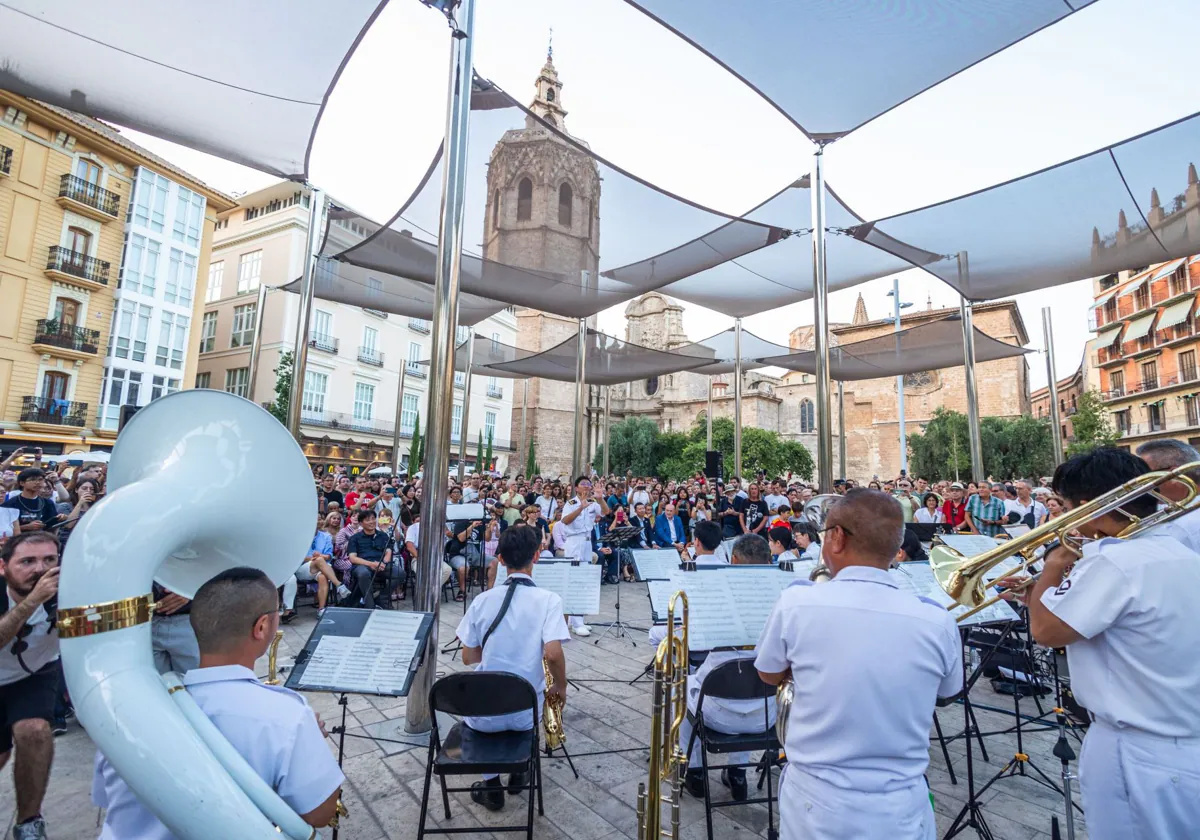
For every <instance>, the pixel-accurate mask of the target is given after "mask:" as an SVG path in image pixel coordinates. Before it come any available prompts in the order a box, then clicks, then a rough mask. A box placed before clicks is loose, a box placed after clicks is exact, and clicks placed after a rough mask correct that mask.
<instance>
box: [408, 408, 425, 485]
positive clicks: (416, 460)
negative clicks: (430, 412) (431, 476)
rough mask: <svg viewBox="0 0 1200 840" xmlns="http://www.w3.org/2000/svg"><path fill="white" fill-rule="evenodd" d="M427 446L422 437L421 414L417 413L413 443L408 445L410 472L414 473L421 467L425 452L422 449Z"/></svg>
mask: <svg viewBox="0 0 1200 840" xmlns="http://www.w3.org/2000/svg"><path fill="white" fill-rule="evenodd" d="M424 446H425V441H424V440H423V439H422V438H421V415H420V414H418V415H417V419H416V421H415V422H414V423H413V434H412V443H410V444H409V446H408V473H409V475H412V474H414V473H415V472H416V471H417V470H419V469H421V457H422V456H423V455H424V454H425V453H423V452H422V451H421V449H422V448H423V447H424Z"/></svg>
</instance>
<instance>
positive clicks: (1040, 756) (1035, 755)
mask: <svg viewBox="0 0 1200 840" xmlns="http://www.w3.org/2000/svg"><path fill="white" fill-rule="evenodd" d="M620 590H621V595H622V598H623V600H622V604H621V618H622V619H623V620H625V621H627V622H629V623H630V624H632V625H634V626H636V627H638V628H641V629H640V630H632V631H631V633H630V635H629V636H628V637H627V638H614V637H613V636H612V635H611V634H609V635H608V636H606V637H604V638H602V639H600V641H599V643H598V644H593V643H592V642H593V639H595V638H596V637H597V636H599V635H600V633H601V632H602V630H601V628H599V627H598V626H597V627H596V628H595V635H594V636H593V639H587V640H575V641H572V642H571V643H570V644H569V645H568V646H567V661H568V673H569V675H570V677H571V679H572V680H573V681H576V682H575V683H574V687H573V688H572V689H571V690H570V692H569V695H568V700H567V707H566V715H565V719H566V730H567V736H568V743H567V746H568V748H569V749H570V750H571V752H572V754H573V755H575V756H577V757H576V758H575V767H576V769H577V770H578V771H579V775H580V778H579V779H575V778H574V777H573V775H572V774H571V771H570V769H569V768H568V767H567V763H566V761H565V760H562V759H551V760H543V771H544V775H545V780H546V789H545V811H546V815H545V816H544V817H539V818H537V819H536V820H535V823H534V825H535V829H534V834H535V836H536V837H537V838H538V840H559V839H560V838H569V839H570V840H617V838H627V837H628V838H632V837H634V836H635V834H636V816H635V812H634V807H635V797H636V792H637V786H638V782H639V781H641V780H642V779H644V778H645V775H646V761H647V751H646V749H645V745H646V744H647V742H648V739H649V733H650V686H649V683H648V681H647V680H645V679H643V680H639V681H638V682H636V683H634V684H633V685H630V684H629V681H630V680H632V679H634V678H635V677H637V676H638V675H639V674H640V673H641V671H642V669H643V668H644V667H645V664H646V663H647V662H648V661H649V660H650V657H651V649H650V647H649V644H648V643H647V640H646V634H645V632H644V630H645V628H646V627H647V625H648V621H649V612H650V611H649V601H648V599H647V597H646V586H645V584H622V585H621V586H620ZM601 595H602V597H601V603H602V605H603V607H604V609H603V614H602V615H601V616H599V617H595V619H594V620H595V622H596V623H597V624H598V623H599V622H600V621H611V620H613V619H614V618H615V615H616V611H615V602H616V595H617V593H616V587H611V586H606V587H603V588H602V589H601ZM461 615H462V605H461V604H457V603H443V604H442V612H441V624H440V628H441V629H440V636H441V639H442V644H443V647H444V646H445V644H446V642H447V640H452V639H453V635H454V628H455V626H456V624H457V622H458V619H459V618H460V616H461ZM315 617H316V615H315V611H314V610H313V609H312V608H310V607H302V608H301V614H300V618H299V619H297V620H296V621H295V622H293V623H292V624H291V625H290V626H288V627H286V628H285V634H284V641H283V644H282V645H281V649H280V659H281V662H283V663H285V664H286V663H288V662H290V660H291V656H292V655H293V654H294V652H295V651H298V650H299V649H300V648H301V647H302V646H303V644H304V641H305V640H306V639H307V638H308V635H309V633H310V632H311V630H312V627H313V625H314V622H315ZM631 642H633V643H635V644H631ZM439 668H440V670H441V671H443V672H446V671H454V670H459V669H461V668H462V665H461V662H460V661H459V660H458V659H457V658H453V659H452V658H451V656H450V654H447V653H443V654H442V655H441V657H440V660H439ZM259 672H260V674H263V673H265V672H266V661H265V659H264V660H263V661H261V662H259ZM972 698H973V700H974V701H975V702H976V703H977V704H988V705H994V706H997V707H1003V708H1006V709H1008V708H1011V706H1012V701H1011V699H1010V698H1008V697H1002V696H1000V695H997V694H995V693H994V692H992V690H991V687H990V686H989V685H988V684H987V682H986V681H984V682H981V683H980V684H979V685H978V686H977V687H976V689H975V691H974V692H973V694H972ZM308 699H309V702H310V704H311V705H312V706H313V707H314V708H315V709H316V710H317V711H318V712H320V713H321V715H322V717H323V718H324V719H325V720H326V721H327V722H328V724H329V725H330V726H332V725H333V724H334V723H336V722H337V719H338V717H339V715H340V710H339V707H338V706H337V698H336V697H335V696H333V695H329V694H310V695H308ZM831 700H834V701H835V702H844V700H841V699H837V698H831ZM348 703H349V705H348V711H349V717H348V719H347V723H348V733H349V734H350V735H352V736H364V737H349V738H347V740H346V749H345V765H344V767H345V771H346V776H347V779H348V781H347V785H346V793H345V800H346V804H347V805H348V807H349V808H350V818H349V819H348V820H347V821H345V822H344V826H343V830H342V832H341V837H344V838H349V840H381V838H395V840H399V838H413V837H416V834H417V819H418V814H419V813H420V798H421V785H422V781H423V776H424V763H425V751H424V747H421V748H417V749H410V748H409V747H407V746H404V745H399V744H392V743H379V742H375V741H372V740H370V739H369V738H368V737H365V736H368V735H375V736H382V737H390V738H403V737H404V736H403V734H402V727H403V722H404V704H405V701H404V700H403V699H392V698H384V697H366V696H351V697H350V698H349V701H348ZM1050 705H1052V703H1045V702H1043V706H1044V707H1046V708H1048V707H1049V706H1050ZM1022 706H1023V709H1024V710H1025V711H1027V712H1030V713H1033V714H1037V710H1036V709H1035V708H1034V706H1033V703H1032V701H1028V700H1026V701H1023V702H1022ZM938 718H939V721H940V723H941V727H942V731H943V732H944V734H945V735H946V737H947V738H949V739H951V740H950V742H949V744H948V745H947V750H948V752H949V755H950V766H947V762H946V760H945V758H944V757H943V754H942V751H941V749H940V747H939V745H938V744H937V742H936V741H934V742H933V743H932V744H931V747H930V759H931V763H930V767H929V782H930V786H931V788H932V790H933V794H934V801H935V804H934V807H935V810H936V812H937V817H938V827H939V837H942V836H944V835H945V833H946V832H947V831H948V830H949V828H950V826H951V823H952V822H953V821H954V818H955V816H956V815H958V813H959V811H960V810H961V809H962V807H963V804H964V802H965V801H966V797H967V791H966V749H965V746H964V742H963V740H962V739H961V738H959V739H955V738H954V736H955V735H956V734H957V733H959V732H961V730H962V728H963V710H962V707H961V706H951V707H949V708H946V709H941V710H939V712H938ZM978 720H979V725H980V727H981V728H982V729H983V731H984V733H985V738H984V746H985V747H986V748H987V751H988V757H989V760H987V761H984V760H982V758H981V757H980V756H979V753H978V749H976V751H975V759H976V760H975V771H976V775H977V778H978V779H980V784H982V783H983V782H984V781H986V780H987V779H990V778H991V777H992V776H993V775H995V774H996V773H997V772H998V771H1000V770H1001V768H1003V767H1004V766H1005V764H1006V763H1007V762H1008V761H1009V760H1010V759H1012V757H1013V755H1014V754H1015V753H1016V752H1017V743H1016V737H1015V735H1014V734H1012V733H1011V731H1008V730H1011V727H1012V723H1013V718H1012V716H1011V715H1009V714H1000V713H996V712H991V711H986V710H983V709H980V710H979V711H978ZM990 732H995V733H997V734H990V735H989V734H987V733H990ZM931 735H932V733H931ZM1056 740H1057V732H1056V731H1055V730H1050V729H1042V730H1040V731H1039V730H1037V729H1036V728H1034V729H1031V728H1027V729H1026V733H1025V740H1024V751H1025V753H1026V754H1028V756H1029V757H1030V764H1031V765H1033V766H1034V767H1036V768H1038V769H1040V770H1041V771H1043V772H1044V773H1045V774H1046V775H1047V776H1049V777H1050V778H1051V779H1053V780H1054V781H1055V782H1056V783H1057V782H1059V775H1060V765H1059V762H1058V759H1056V758H1054V756H1053V755H1052V753H1051V750H1052V749H1053V747H1054V744H1055V741H1056ZM1073 743H1074V746H1075V749H1076V751H1078V743H1077V742H1076V741H1073ZM55 746H56V750H57V754H56V756H55V760H54V769H53V774H52V777H51V781H50V791H49V795H48V796H47V799H46V805H45V807H44V813H45V816H46V819H47V822H48V826H49V832H50V837H51V838H53V840H83V838H94V837H96V836H97V835H98V834H99V830H98V825H99V819H100V814H99V812H98V810H97V809H96V807H95V806H94V805H92V804H91V801H90V786H91V777H92V761H93V755H94V749H93V747H92V745H91V742H90V741H89V739H88V737H87V734H86V733H85V732H84V731H83V730H82V729H81V728H80V727H79V725H78V724H77V723H74V722H72V723H71V728H70V731H69V732H68V733H67V734H66V735H63V736H61V737H59V738H58V739H56V741H55ZM330 748H331V750H334V751H336V745H335V744H334V743H333V742H331V745H330ZM625 749H632V750H633V751H632V752H623V753H617V754H613V755H604V756H583V755H582V754H583V753H588V752H593V751H598V750H625ZM951 769H953V771H954V773H955V774H956V776H957V781H958V784H954V783H952V781H951V776H950V771H951ZM1036 775H1037V774H1036V772H1035V771H1033V770H1030V771H1029V776H1036ZM713 791H714V797H715V798H717V799H721V798H724V796H725V789H724V788H723V787H722V786H721V785H720V783H719V781H717V780H716V778H715V777H714V780H713ZM451 797H452V798H451V808H452V813H453V814H454V817H453V819H452V820H450V821H446V820H444V819H443V815H442V811H441V808H440V804H439V803H438V802H437V801H436V800H437V797H436V796H435V797H434V800H435V801H434V807H433V808H431V810H430V817H431V824H434V825H445V826H448V827H451V826H452V827H478V829H479V831H478V832H472V833H469V834H463V835H458V836H460V837H470V838H491V837H496V838H501V837H505V836H508V837H512V836H515V835H512V834H508V835H504V834H491V833H489V832H488V826H489V825H492V826H494V825H498V824H503V823H513V822H517V823H522V824H523V822H524V819H525V810H524V807H523V802H515V801H513V800H511V799H510V801H509V802H508V804H507V805H506V807H505V809H504V810H503V811H502V812H500V813H499V814H493V813H490V812H487V811H485V810H483V809H482V808H481V807H479V806H477V805H475V804H473V803H471V802H470V800H469V797H468V795H467V794H452V795H451ZM981 800H982V813H983V819H984V820H985V821H986V822H987V825H988V827H989V828H990V829H991V831H992V833H993V835H994V836H995V837H996V838H998V840H1049V837H1050V825H1051V817H1052V816H1053V815H1055V814H1058V815H1059V817H1060V819H1061V817H1062V813H1063V799H1062V796H1061V795H1060V794H1059V793H1057V792H1056V791H1054V790H1051V789H1049V788H1047V787H1045V786H1043V785H1042V784H1039V783H1037V782H1035V781H1034V780H1033V779H1032V778H1029V777H1021V776H1016V777H1012V778H1004V779H1001V780H1000V781H998V782H996V783H995V784H993V785H992V786H991V787H990V788H989V789H988V790H987V791H986V792H985V793H984V794H983V796H982V797H981ZM1076 801H1078V792H1076ZM777 818H778V815H776V819H777ZM682 822H683V825H684V829H683V831H682V835H683V837H684V838H687V839H688V840H702V838H704V837H706V831H705V820H704V803H703V802H697V801H696V800H693V799H691V798H690V797H688V796H687V795H686V794H685V795H684V802H683V816H682ZM12 823H13V790H12V776H11V772H5V773H4V774H3V779H2V780H0V826H4V829H3V830H4V835H3V836H5V837H8V836H11V831H12ZM1077 828H1078V829H1079V830H1078V831H1077V833H1076V836H1077V837H1079V838H1081V840H1082V838H1086V836H1087V835H1086V831H1085V830H1083V822H1082V819H1080V820H1079V821H1078V822H1077ZM326 834H328V832H326ZM713 834H714V837H717V838H750V837H760V836H761V837H766V836H767V812H766V808H765V806H761V805H749V806H740V807H733V808H722V809H720V810H719V811H717V812H716V813H715V814H714V816H713ZM958 836H960V837H966V838H974V837H976V836H977V834H976V832H975V831H974V830H973V829H971V828H968V829H966V830H965V831H964V832H962V833H961V834H959V835H958ZM1064 836H1065V832H1064Z"/></svg>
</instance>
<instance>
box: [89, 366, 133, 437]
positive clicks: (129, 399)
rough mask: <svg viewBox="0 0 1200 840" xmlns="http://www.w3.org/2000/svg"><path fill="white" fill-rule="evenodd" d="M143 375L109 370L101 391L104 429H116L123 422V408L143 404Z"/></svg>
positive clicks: (101, 423) (105, 374) (119, 369)
mask: <svg viewBox="0 0 1200 840" xmlns="http://www.w3.org/2000/svg"><path fill="white" fill-rule="evenodd" d="M141 391H142V375H141V374H140V373H138V372H136V371H125V370H122V369H121V368H109V369H108V370H107V371H105V373H104V385H103V386H101V389H100V413H99V422H100V428H102V429H116V428H117V426H118V425H119V424H120V421H121V406H123V405H138V404H140V402H141Z"/></svg>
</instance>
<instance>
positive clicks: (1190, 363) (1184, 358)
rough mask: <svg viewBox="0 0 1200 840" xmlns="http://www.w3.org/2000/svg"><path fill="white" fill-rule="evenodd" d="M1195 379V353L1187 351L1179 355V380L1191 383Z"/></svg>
mask: <svg viewBox="0 0 1200 840" xmlns="http://www.w3.org/2000/svg"><path fill="white" fill-rule="evenodd" d="M1195 378H1196V351H1195V350H1188V351H1187V352H1184V353H1180V354H1179V380H1180V381H1181V382H1191V381H1193V380H1194V379H1195Z"/></svg>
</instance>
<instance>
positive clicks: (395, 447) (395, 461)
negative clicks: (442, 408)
mask: <svg viewBox="0 0 1200 840" xmlns="http://www.w3.org/2000/svg"><path fill="white" fill-rule="evenodd" d="M407 373H408V360H407V359H401V360H400V384H399V386H398V387H397V388H396V429H395V431H393V432H392V475H399V474H400V428H401V424H402V423H403V422H404V377H405V374H407ZM410 466H411V465H410Z"/></svg>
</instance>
